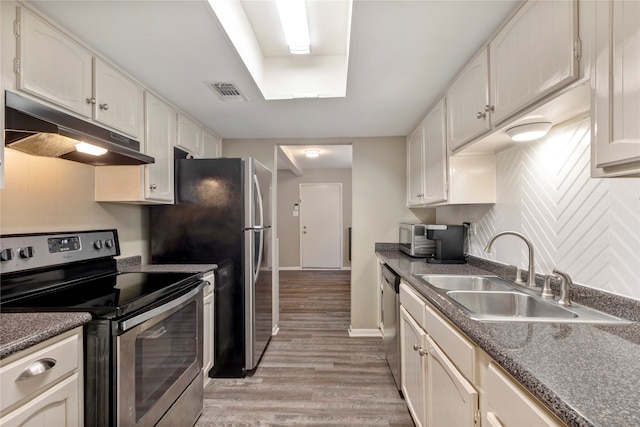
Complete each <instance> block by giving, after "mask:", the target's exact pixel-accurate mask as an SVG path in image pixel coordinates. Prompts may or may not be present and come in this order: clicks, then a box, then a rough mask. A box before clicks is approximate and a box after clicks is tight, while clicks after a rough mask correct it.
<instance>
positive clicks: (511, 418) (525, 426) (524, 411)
mask: <svg viewBox="0 0 640 427" xmlns="http://www.w3.org/2000/svg"><path fill="white" fill-rule="evenodd" d="M484 388H485V390H484V391H485V392H486V394H487V410H486V419H487V421H488V423H489V425H490V426H492V427H493V426H496V427H497V426H505V427H509V426H514V427H542V426H548V427H551V426H560V425H562V423H561V422H559V421H558V420H556V419H555V418H554V417H552V416H550V415H548V414H547V411H546V410H545V409H543V408H542V407H541V405H540V404H539V403H537V402H536V401H535V400H534V399H532V398H530V397H529V396H527V395H526V394H525V393H524V392H523V391H522V390H521V388H520V386H519V385H517V384H516V383H515V382H514V381H513V380H512V379H510V378H509V377H508V376H507V375H506V374H503V373H502V372H501V369H500V368H498V367H496V366H495V365H494V364H493V363H491V364H489V369H488V371H487V374H486V385H485V387H484ZM483 411H484V410H483Z"/></svg>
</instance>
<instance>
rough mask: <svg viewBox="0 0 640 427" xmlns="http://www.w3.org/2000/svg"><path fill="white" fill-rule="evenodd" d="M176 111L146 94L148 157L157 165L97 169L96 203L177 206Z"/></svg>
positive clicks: (146, 150) (101, 167)
mask: <svg viewBox="0 0 640 427" xmlns="http://www.w3.org/2000/svg"><path fill="white" fill-rule="evenodd" d="M175 117H176V110H175V109H174V108H173V107H171V106H170V105H168V104H166V103H165V102H163V101H162V100H161V99H159V98H157V97H156V96H154V95H152V94H150V93H148V92H147V93H145V143H144V145H143V146H144V152H145V154H147V155H149V156H151V157H153V158H154V159H155V163H151V164H148V165H140V166H138V165H132V166H100V167H96V168H95V176H96V183H95V186H96V192H95V200H96V202H121V203H140V204H171V203H173V197H174V189H173V146H174V143H175V135H176V133H175V127H176V120H175Z"/></svg>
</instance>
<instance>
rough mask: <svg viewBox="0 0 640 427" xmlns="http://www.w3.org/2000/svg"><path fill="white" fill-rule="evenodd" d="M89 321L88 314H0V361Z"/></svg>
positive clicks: (89, 316)
mask: <svg viewBox="0 0 640 427" xmlns="http://www.w3.org/2000/svg"><path fill="white" fill-rule="evenodd" d="M90 320H91V315H90V314H89V313H0V359H4V358H5V357H7V356H10V355H12V354H14V353H17V352H18V351H20V350H24V349H26V348H29V347H31V346H32V345H35V344H38V343H40V342H42V341H46V340H48V339H49V338H53V337H55V336H56V335H60V334H61V333H63V332H66V331H69V330H71V329H73V328H76V327H78V326H81V325H84V324H85V323H89V321H90Z"/></svg>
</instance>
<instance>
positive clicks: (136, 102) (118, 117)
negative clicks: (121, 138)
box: [92, 58, 143, 136]
mask: <svg viewBox="0 0 640 427" xmlns="http://www.w3.org/2000/svg"><path fill="white" fill-rule="evenodd" d="M93 61H94V62H93V64H94V67H93V73H94V79H93V83H94V89H93V100H92V102H93V101H94V100H95V103H94V104H93V107H94V116H93V118H94V119H95V120H96V121H97V122H100V123H102V124H104V125H107V126H111V127H112V128H114V129H117V130H120V131H122V132H124V133H126V134H128V135H134V136H137V135H139V134H140V127H141V124H142V117H143V91H142V88H141V87H140V86H138V85H137V84H136V83H135V82H134V81H132V80H131V79H129V78H128V77H126V76H125V75H124V74H122V73H121V72H119V71H118V70H116V69H115V68H113V67H111V66H109V65H107V64H106V63H105V62H103V61H101V60H100V59H98V58H94V60H93Z"/></svg>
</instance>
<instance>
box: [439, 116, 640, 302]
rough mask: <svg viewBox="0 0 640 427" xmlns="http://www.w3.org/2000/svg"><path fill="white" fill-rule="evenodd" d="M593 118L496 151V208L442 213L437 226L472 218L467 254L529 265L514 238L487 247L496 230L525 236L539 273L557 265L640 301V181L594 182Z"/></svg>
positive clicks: (444, 210) (582, 280)
mask: <svg viewBox="0 0 640 427" xmlns="http://www.w3.org/2000/svg"><path fill="white" fill-rule="evenodd" d="M589 124H590V122H589V120H588V119H585V120H582V121H579V122H577V123H574V124H570V125H567V126H564V127H562V128H559V129H554V130H553V131H552V132H551V133H550V134H549V135H548V136H547V137H545V138H544V139H542V140H540V141H536V142H533V143H526V144H523V145H522V146H518V147H514V148H511V149H509V150H507V151H504V152H501V153H498V154H497V157H496V167H497V183H496V184H497V203H496V204H495V205H490V206H451V207H442V208H438V209H437V221H438V223H443V224H445V223H453V224H455V223H461V222H463V221H469V220H475V223H476V234H475V235H474V236H472V238H471V242H470V243H471V244H470V250H469V253H470V254H472V255H475V256H480V257H484V258H489V259H492V260H496V261H499V262H504V263H507V264H512V265H519V266H521V267H523V268H526V266H527V253H528V252H527V248H526V245H525V244H524V243H523V242H522V241H521V240H519V239H517V238H515V237H511V236H504V237H500V238H499V239H498V240H496V242H495V244H494V246H493V252H492V253H491V254H487V253H485V252H484V251H483V250H482V249H483V248H484V245H485V244H486V242H487V241H488V240H489V238H490V237H491V236H492V235H493V234H494V233H496V232H498V231H503V230H515V231H520V232H521V233H523V234H524V235H526V236H527V237H529V238H530V240H531V241H532V242H533V244H534V247H535V254H536V259H535V266H536V271H537V272H538V273H542V274H548V273H550V272H551V270H552V269H553V268H554V267H557V268H559V269H560V270H563V271H566V272H567V273H569V275H570V276H571V277H572V279H573V281H574V282H576V283H580V284H584V285H586V286H590V287H593V288H598V289H601V290H604V291H607V292H612V293H615V294H619V295H623V296H627V297H630V298H634V299H640V178H613V179H612V178H609V179H595V178H591V177H590V171H589V155H590V151H589V143H590V139H591V136H590V130H589Z"/></svg>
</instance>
